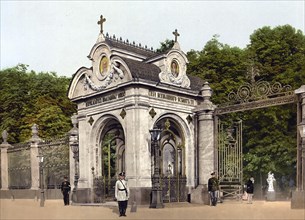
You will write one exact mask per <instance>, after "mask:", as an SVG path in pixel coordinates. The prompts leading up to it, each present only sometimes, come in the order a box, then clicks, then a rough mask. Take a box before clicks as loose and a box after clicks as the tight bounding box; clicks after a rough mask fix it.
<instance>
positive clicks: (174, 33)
mask: <svg viewBox="0 0 305 220" xmlns="http://www.w3.org/2000/svg"><path fill="white" fill-rule="evenodd" d="M173 35H175V42H177V38H178V36H180V34H179V33H178V31H177V29H176V30H175V31H174V32H173Z"/></svg>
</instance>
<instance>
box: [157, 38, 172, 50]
mask: <svg viewBox="0 0 305 220" xmlns="http://www.w3.org/2000/svg"><path fill="white" fill-rule="evenodd" d="M174 43H175V42H174V41H173V40H169V39H166V40H165V41H164V42H160V44H161V45H160V48H158V49H157V52H159V53H165V52H166V51H168V50H170V49H172V47H173V46H174Z"/></svg>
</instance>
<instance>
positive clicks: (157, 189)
mask: <svg viewBox="0 0 305 220" xmlns="http://www.w3.org/2000/svg"><path fill="white" fill-rule="evenodd" d="M149 132H150V135H151V144H152V152H154V173H153V176H152V192H151V203H150V206H149V208H164V205H163V199H162V189H161V182H160V146H159V140H160V136H161V129H159V128H157V127H156V126H155V127H154V128H153V129H152V130H149Z"/></svg>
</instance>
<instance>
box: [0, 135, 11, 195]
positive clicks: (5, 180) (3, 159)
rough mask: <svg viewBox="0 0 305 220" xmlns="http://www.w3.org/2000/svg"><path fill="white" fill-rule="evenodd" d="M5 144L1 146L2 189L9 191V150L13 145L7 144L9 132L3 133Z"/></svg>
mask: <svg viewBox="0 0 305 220" xmlns="http://www.w3.org/2000/svg"><path fill="white" fill-rule="evenodd" d="M2 139H3V142H2V144H1V145H0V148H1V189H2V190H8V155H7V149H8V148H9V147H11V145H10V144H9V143H8V142H7V131H6V130H4V131H3V132H2Z"/></svg>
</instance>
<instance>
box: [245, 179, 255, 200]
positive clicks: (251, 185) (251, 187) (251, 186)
mask: <svg viewBox="0 0 305 220" xmlns="http://www.w3.org/2000/svg"><path fill="white" fill-rule="evenodd" d="M246 185H247V190H246V191H247V194H248V203H249V204H252V197H253V192H254V178H253V177H251V178H250V179H249V180H248V182H247V184H246Z"/></svg>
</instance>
